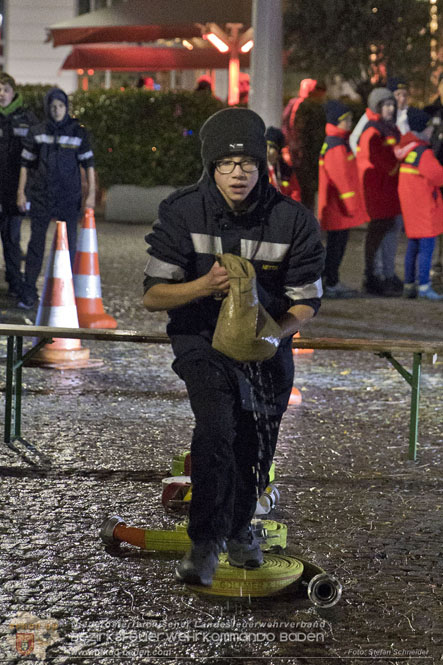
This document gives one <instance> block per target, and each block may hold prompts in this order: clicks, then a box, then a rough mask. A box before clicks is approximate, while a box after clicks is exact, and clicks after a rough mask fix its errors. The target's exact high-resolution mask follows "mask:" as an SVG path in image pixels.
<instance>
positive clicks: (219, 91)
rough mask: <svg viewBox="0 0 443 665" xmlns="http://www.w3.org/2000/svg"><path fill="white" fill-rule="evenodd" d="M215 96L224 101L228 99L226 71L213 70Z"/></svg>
mask: <svg viewBox="0 0 443 665" xmlns="http://www.w3.org/2000/svg"><path fill="white" fill-rule="evenodd" d="M214 93H215V96H216V97H218V98H219V99H221V100H222V101H224V102H225V101H226V100H227V98H228V70H227V69H216V70H215V88H214Z"/></svg>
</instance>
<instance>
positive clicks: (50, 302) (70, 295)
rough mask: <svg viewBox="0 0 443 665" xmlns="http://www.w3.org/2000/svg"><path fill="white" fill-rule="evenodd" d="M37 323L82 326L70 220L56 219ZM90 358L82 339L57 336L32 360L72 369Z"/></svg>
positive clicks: (37, 363) (52, 325)
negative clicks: (78, 306) (73, 275)
mask: <svg viewBox="0 0 443 665" xmlns="http://www.w3.org/2000/svg"><path fill="white" fill-rule="evenodd" d="M35 324H36V325H37V326H51V327H56V328H57V327H58V328H78V318H77V309H76V306H75V297H74V285H73V283H72V272H71V262H70V259H69V246H68V234H67V231H66V222H56V229H55V234H54V240H53V243H52V248H51V253H50V255H49V259H48V263H47V266H46V273H45V283H44V286H43V293H42V297H41V299H40V304H39V307H38V311H37V317H36V320H35ZM88 360H89V349H84V348H82V346H81V343H80V340H79V339H63V338H55V339H54V340H53V342H52V344H46V345H45V346H44V347H43V348H42V349H40V350H39V351H37V353H36V354H35V355H33V356H32V360H31V364H33V365H40V366H42V367H50V368H53V369H70V368H79V367H87V366H88V365H89V363H88Z"/></svg>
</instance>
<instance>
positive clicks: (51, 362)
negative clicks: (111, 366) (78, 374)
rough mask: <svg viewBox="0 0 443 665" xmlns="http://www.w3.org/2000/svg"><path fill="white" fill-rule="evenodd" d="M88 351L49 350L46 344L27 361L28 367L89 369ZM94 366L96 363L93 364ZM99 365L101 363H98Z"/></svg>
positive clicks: (49, 347)
mask: <svg viewBox="0 0 443 665" xmlns="http://www.w3.org/2000/svg"><path fill="white" fill-rule="evenodd" d="M89 353H90V350H89V349H84V348H80V349H51V345H50V344H47V345H46V346H44V347H43V348H42V349H40V350H39V351H37V353H36V354H35V355H34V356H32V358H30V360H29V365H34V366H38V367H46V368H48V369H81V368H85V367H91V362H90V360H89ZM93 364H94V366H96V363H95V362H94V363H93ZM100 364H102V363H101V361H100Z"/></svg>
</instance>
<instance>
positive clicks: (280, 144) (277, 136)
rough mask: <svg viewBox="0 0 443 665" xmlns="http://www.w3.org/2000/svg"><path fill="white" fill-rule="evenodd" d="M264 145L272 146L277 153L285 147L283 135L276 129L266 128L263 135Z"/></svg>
mask: <svg viewBox="0 0 443 665" xmlns="http://www.w3.org/2000/svg"><path fill="white" fill-rule="evenodd" d="M265 139H266V143H270V144H271V145H274V146H275V147H276V148H277V150H278V151H280V150H282V148H284V146H285V135H284V134H283V132H282V130H281V129H279V128H278V127H272V126H271V127H268V128H267V129H266V133H265Z"/></svg>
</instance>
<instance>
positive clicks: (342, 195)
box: [339, 192, 355, 199]
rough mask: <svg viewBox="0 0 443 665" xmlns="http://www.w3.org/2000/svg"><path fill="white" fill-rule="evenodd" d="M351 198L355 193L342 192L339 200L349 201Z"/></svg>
mask: <svg viewBox="0 0 443 665" xmlns="http://www.w3.org/2000/svg"><path fill="white" fill-rule="evenodd" d="M353 196H355V192H344V193H343V194H340V196H339V198H340V199H351V198H352V197H353Z"/></svg>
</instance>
